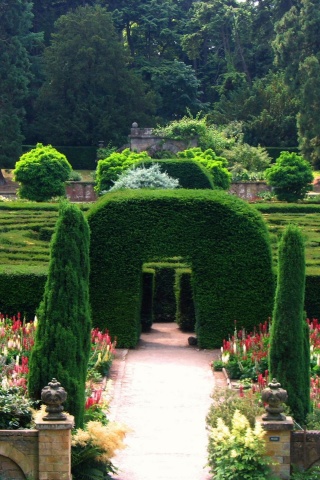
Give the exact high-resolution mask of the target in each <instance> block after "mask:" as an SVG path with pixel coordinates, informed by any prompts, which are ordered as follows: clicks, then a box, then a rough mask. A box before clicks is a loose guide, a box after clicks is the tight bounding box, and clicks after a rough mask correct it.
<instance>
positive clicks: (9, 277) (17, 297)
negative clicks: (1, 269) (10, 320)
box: [0, 267, 47, 320]
mask: <svg viewBox="0 0 320 480" xmlns="http://www.w3.org/2000/svg"><path fill="white" fill-rule="evenodd" d="M6 270H8V269H6ZM32 270H33V271H32ZM46 279H47V271H46V270H44V269H43V268H40V269H36V267H30V272H28V273H27V272H21V273H19V272H15V273H10V272H8V273H0V311H1V312H2V313H3V314H5V315H9V316H11V315H16V314H17V313H18V312H20V313H21V315H22V317H25V318H26V320H33V318H34V316H35V314H36V310H37V308H38V307H39V304H40V301H41V299H42V295H43V292H44V285H45V282H46Z"/></svg>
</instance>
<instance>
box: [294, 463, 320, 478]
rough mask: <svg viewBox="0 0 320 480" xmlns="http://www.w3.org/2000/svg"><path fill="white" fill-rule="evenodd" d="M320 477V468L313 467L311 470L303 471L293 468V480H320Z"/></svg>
mask: <svg viewBox="0 0 320 480" xmlns="http://www.w3.org/2000/svg"><path fill="white" fill-rule="evenodd" d="M319 475H320V467H319V466H315V467H311V468H310V469H309V470H306V471H301V470H299V469H298V468H295V467H294V466H293V473H292V475H291V477H290V479H291V480H318V479H319Z"/></svg>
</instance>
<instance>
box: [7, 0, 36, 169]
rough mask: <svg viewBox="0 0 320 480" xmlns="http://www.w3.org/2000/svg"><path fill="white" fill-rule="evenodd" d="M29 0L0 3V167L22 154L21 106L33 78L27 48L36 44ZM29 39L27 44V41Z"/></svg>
mask: <svg viewBox="0 0 320 480" xmlns="http://www.w3.org/2000/svg"><path fill="white" fill-rule="evenodd" d="M32 6H33V3H32V2H31V1H29V0H11V1H10V2H2V5H1V8H0V15H1V25H0V38H1V48H0V65H1V67H0V84H1V101H0V131H1V149H0V166H1V167H2V168H3V167H7V168H8V167H11V168H12V167H13V166H14V164H15V162H16V161H17V159H18V158H19V156H20V155H21V144H22V141H23V134H22V131H21V130H22V123H23V120H24V117H25V109H24V108H23V106H24V103H25V102H26V99H27V96H28V89H29V83H30V80H31V78H32V73H31V64H30V59H29V52H28V47H29V45H30V44H31V43H32V42H34V44H36V43H37V39H36V35H35V34H32V33H31V29H32ZM29 41H30V43H29Z"/></svg>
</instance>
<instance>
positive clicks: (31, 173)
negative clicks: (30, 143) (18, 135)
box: [13, 143, 72, 202]
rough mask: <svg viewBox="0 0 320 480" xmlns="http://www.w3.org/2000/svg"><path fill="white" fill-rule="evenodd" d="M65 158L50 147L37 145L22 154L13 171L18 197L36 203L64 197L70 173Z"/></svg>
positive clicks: (69, 166)
mask: <svg viewBox="0 0 320 480" xmlns="http://www.w3.org/2000/svg"><path fill="white" fill-rule="evenodd" d="M71 170H72V168H71V165H70V163H69V162H68V160H67V159H66V157H65V156H64V155H63V154H61V153H59V152H58V151H57V150H56V149H55V148H53V147H52V146H51V145H48V146H43V145H42V143H38V144H37V146H36V148H34V149H33V150H31V151H30V152H28V153H25V154H23V155H22V156H21V157H20V160H19V161H18V162H17V163H16V166H15V169H14V172H13V173H14V177H15V181H16V182H19V184H20V187H19V190H18V195H19V196H20V197H21V198H27V199H28V200H33V201H36V202H45V201H47V200H50V199H51V198H52V197H60V196H65V181H66V180H68V178H69V175H70V173H71Z"/></svg>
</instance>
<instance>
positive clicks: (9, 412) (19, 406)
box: [0, 387, 35, 430]
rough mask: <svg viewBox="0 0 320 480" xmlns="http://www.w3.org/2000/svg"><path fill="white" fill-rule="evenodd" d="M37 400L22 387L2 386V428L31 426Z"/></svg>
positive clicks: (0, 396) (0, 391) (0, 399)
mask: <svg viewBox="0 0 320 480" xmlns="http://www.w3.org/2000/svg"><path fill="white" fill-rule="evenodd" d="M34 407H35V402H34V401H32V400H29V399H28V398H27V397H25V396H24V395H23V391H22V389H20V388H17V387H12V388H8V389H5V388H0V430H17V429H20V428H30V427H31V422H32V409H33V408H34Z"/></svg>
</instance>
